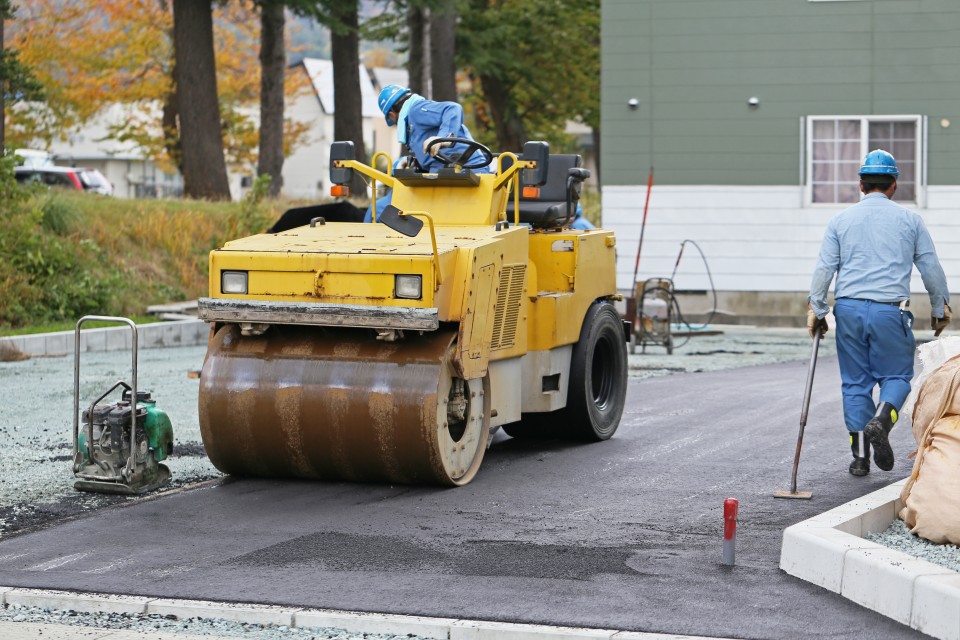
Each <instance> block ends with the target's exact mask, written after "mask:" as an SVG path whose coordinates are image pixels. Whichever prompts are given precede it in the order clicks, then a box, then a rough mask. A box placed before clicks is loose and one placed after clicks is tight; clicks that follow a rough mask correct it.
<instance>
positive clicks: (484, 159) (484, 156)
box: [424, 138, 493, 169]
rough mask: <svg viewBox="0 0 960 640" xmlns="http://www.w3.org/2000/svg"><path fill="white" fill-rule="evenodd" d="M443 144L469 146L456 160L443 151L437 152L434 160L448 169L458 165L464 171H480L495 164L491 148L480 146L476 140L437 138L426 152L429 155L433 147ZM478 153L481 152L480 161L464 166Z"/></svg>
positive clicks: (428, 146)
mask: <svg viewBox="0 0 960 640" xmlns="http://www.w3.org/2000/svg"><path fill="white" fill-rule="evenodd" d="M441 142H449V143H451V146H452V145H454V144H464V145H467V148H466V149H464V151H463V153H461V154H460V155H459V157H456V158H454V157H453V156H448V155H447V154H446V153H445V152H443V151H437V154H436V155H435V156H434V158H437V159H438V160H440V161H441V162H443V163H444V164H445V165H447V166H448V167H450V166H453V165H455V164H456V165H460V166H461V167H463V168H464V169H479V168H481V167H486V166H487V165H489V164H490V163H491V162H493V151H490V148H489V147H487V146H486V145H483V144H480V143H479V142H477V141H476V140H470V139H469V138H437V139H436V140H433V141H432V142H431V143H430V144H428V145H427V147H426V149H424V151H426V152H427V154H428V155H429V154H430V149H431V147H434V146H435V145H438V144H440V143H441ZM477 151H479V152H480V159H479V160H477V161H475V162H472V163H470V164H464V163H465V162H466V161H467V160H468V159H469V158H470V156H472V155H473V154H474V153H475V152H477Z"/></svg>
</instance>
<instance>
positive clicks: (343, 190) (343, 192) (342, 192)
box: [330, 184, 350, 197]
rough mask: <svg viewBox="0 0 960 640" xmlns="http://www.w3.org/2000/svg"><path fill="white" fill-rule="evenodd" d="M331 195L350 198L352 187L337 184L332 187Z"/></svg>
mask: <svg viewBox="0 0 960 640" xmlns="http://www.w3.org/2000/svg"><path fill="white" fill-rule="evenodd" d="M330 195H331V196H334V197H337V196H348V195H350V187H348V186H347V185H345V184H335V185H333V186H331V187H330Z"/></svg>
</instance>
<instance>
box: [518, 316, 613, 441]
mask: <svg viewBox="0 0 960 640" xmlns="http://www.w3.org/2000/svg"><path fill="white" fill-rule="evenodd" d="M626 396H627V343H626V340H625V339H624V335H623V322H622V321H621V319H620V314H618V313H617V311H616V309H615V308H614V307H613V305H612V304H610V303H606V302H603V303H596V304H594V305H593V306H592V307H590V309H589V310H588V311H587V316H586V318H585V319H584V322H583V327H582V328H581V331H580V340H579V341H578V342H577V344H575V345H574V347H573V354H572V356H571V361H570V379H569V383H568V387H567V406H566V407H564V408H563V409H559V410H557V411H551V412H549V413H525V414H523V415H522V417H521V419H520V422H512V423H510V424H505V425H503V430H504V432H505V433H506V434H507V435H508V436H510V437H511V438H517V439H518V440H546V439H550V438H569V439H574V440H587V441H600V440H608V439H609V438H610V437H611V436H612V435H613V433H614V432H615V431H616V430H617V426H618V425H619V424H620V417H621V416H622V415H623V406H624V404H625V402H626Z"/></svg>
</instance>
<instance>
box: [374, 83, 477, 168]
mask: <svg viewBox="0 0 960 640" xmlns="http://www.w3.org/2000/svg"><path fill="white" fill-rule="evenodd" d="M377 104H378V105H379V107H380V111H381V112H382V113H383V117H384V118H385V119H386V121H387V125H388V126H391V127H393V126H396V127H397V140H398V141H399V142H400V144H401V145H406V146H407V147H408V148H409V149H410V151H411V152H412V153H413V154H414V155H415V156H416V158H417V162H418V163H419V164H420V168H421V169H423V171H425V172H426V173H436V172H437V170H438V169H440V168H442V167H444V166H446V164H445V163H444V162H443V161H442V160H440V159H439V158H437V157H436V155H437V153H438V152H439V151H440V150H441V149H443V148H445V147H450V146H451V143H450V142H438V143H436V144H433V145H432V146H431V143H433V142H434V141H435V140H437V139H438V138H466V139H467V140H473V136H471V135H470V130H469V129H467V127H466V125H464V124H463V107H461V106H460V105H459V104H457V103H456V102H434V101H433V100H427V99H426V98H424V97H423V96H421V95H418V94H416V93H414V92H413V91H411V90H410V89H408V88H406V87H402V86H400V85H398V84H391V85H387V86H386V87H384V88H383V90H382V91H381V92H380V97H379V98H377ZM458 149H459V150H458ZM465 150H466V148H465V147H464V146H463V145H454V148H453V149H451V151H450V152H449V155H451V156H453V157H457V156H458V155H460V154H461V153H463V151H465ZM482 159H483V156H482V155H481V153H480V152H479V151H475V152H474V153H473V154H472V155H471V156H470V159H469V160H467V161H466V162H465V164H474V165H475V164H477V163H478V162H482ZM473 171H475V172H478V173H490V169H489V168H488V167H481V168H479V169H473Z"/></svg>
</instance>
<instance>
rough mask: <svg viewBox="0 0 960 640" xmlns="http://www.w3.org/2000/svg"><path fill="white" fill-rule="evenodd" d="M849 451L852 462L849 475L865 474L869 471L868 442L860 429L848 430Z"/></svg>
mask: <svg viewBox="0 0 960 640" xmlns="http://www.w3.org/2000/svg"><path fill="white" fill-rule="evenodd" d="M849 433H850V451H851V452H852V453H853V462H851V463H850V475H852V476H865V475H867V474H868V473H870V444H869V443H868V442H867V439H866V437H864V435H863V432H862V431H850V432H849Z"/></svg>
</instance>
